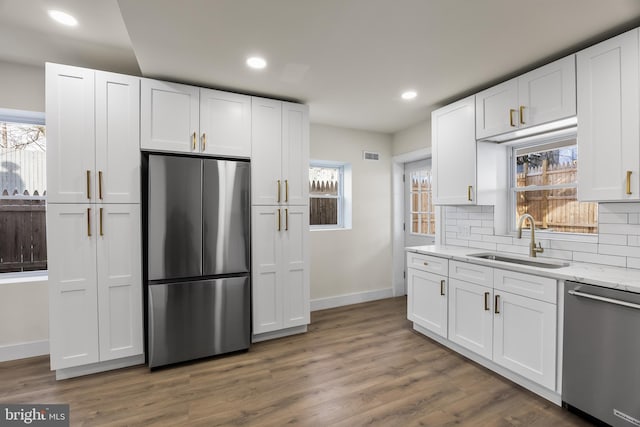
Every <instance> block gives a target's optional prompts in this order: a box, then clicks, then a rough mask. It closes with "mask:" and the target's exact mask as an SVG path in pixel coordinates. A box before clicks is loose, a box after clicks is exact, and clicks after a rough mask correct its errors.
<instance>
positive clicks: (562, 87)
mask: <svg viewBox="0 0 640 427" xmlns="http://www.w3.org/2000/svg"><path fill="white" fill-rule="evenodd" d="M518 100H519V105H518V122H519V125H520V127H528V126H535V125H539V124H542V123H548V122H552V121H554V120H559V119H564V118H566V117H571V116H575V115H576V59H575V55H571V56H568V57H566V58H563V59H560V60H558V61H555V62H552V63H551V64H547V65H545V66H542V67H540V68H537V69H535V70H533V71H531V72H529V73H526V74H523V75H522V76H520V77H518Z"/></svg>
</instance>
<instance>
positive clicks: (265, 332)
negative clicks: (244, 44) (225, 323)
mask: <svg viewBox="0 0 640 427" xmlns="http://www.w3.org/2000/svg"><path fill="white" fill-rule="evenodd" d="M251 107H252V112H251V123H252V125H251V129H252V132H251V134H252V144H251V150H252V156H251V157H252V158H251V164H252V165H251V194H252V207H251V209H252V215H251V218H252V231H251V233H252V238H251V241H252V252H253V260H252V274H251V276H252V279H251V280H252V282H253V285H252V303H253V339H254V341H259V340H262V339H268V338H271V337H275V336H283V335H287V334H291V333H298V332H304V331H305V330H306V327H307V324H308V323H309V322H310V307H309V280H310V279H309V205H308V203H309V113H308V109H307V107H306V106H304V105H300V104H294V103H289V102H281V101H276V100H272V99H264V98H255V97H254V98H252V100H251Z"/></svg>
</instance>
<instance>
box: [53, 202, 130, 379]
mask: <svg viewBox="0 0 640 427" xmlns="http://www.w3.org/2000/svg"><path fill="white" fill-rule="evenodd" d="M47 244H48V248H49V250H48V253H49V334H50V337H49V343H50V359H51V369H52V370H59V369H65V368H71V367H77V366H82V365H87V364H91V363H97V362H103V361H108V360H113V359H118V358H123V357H128V356H136V355H141V354H142V353H143V333H142V328H143V326H142V310H143V306H142V282H141V275H140V274H141V273H140V265H141V253H140V205H138V204H133V205H129V204H121V205H116V204H113V205H106V204H105V205H100V204H48V205H47Z"/></svg>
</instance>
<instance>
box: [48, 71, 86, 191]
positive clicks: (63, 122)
mask: <svg viewBox="0 0 640 427" xmlns="http://www.w3.org/2000/svg"><path fill="white" fill-rule="evenodd" d="M94 79H95V72H94V71H93V70H88V69H85V68H78V67H70V66H66V65H59V64H51V63H48V64H46V110H47V113H46V123H47V165H48V166H49V167H48V168H47V200H48V202H49V203H83V202H84V203H86V202H91V201H92V200H94V197H95V192H94V191H93V190H94V185H93V183H94V181H93V178H95V174H94V169H95V91H94Z"/></svg>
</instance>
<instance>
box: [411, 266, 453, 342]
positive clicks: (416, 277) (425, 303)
mask: <svg viewBox="0 0 640 427" xmlns="http://www.w3.org/2000/svg"><path fill="white" fill-rule="evenodd" d="M447 292H448V290H447V278H446V277H445V276H440V275H437V274H432V273H427V272H425V271H420V270H416V269H413V268H409V269H408V274H407V318H408V319H409V320H411V321H412V322H414V323H415V324H417V325H420V326H422V327H424V328H426V329H429V330H430V331H433V332H435V333H436V334H438V335H440V336H443V337H445V338H446V337H447Z"/></svg>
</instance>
